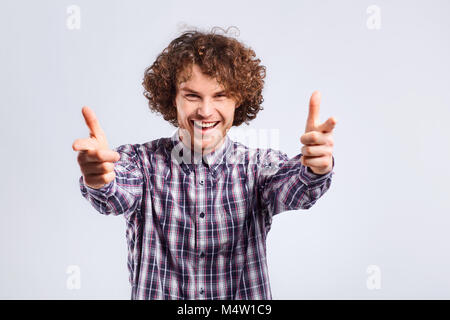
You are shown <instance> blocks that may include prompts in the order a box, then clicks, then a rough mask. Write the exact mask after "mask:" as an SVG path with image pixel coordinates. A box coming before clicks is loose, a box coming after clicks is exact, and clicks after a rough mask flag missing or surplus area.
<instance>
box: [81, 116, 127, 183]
mask: <svg viewBox="0 0 450 320" xmlns="http://www.w3.org/2000/svg"><path fill="white" fill-rule="evenodd" d="M81 112H82V114H83V117H84V120H85V121H86V125H87V126H88V128H89V131H90V138H85V139H77V140H75V141H74V142H73V144H72V149H73V150H74V151H79V152H78V164H79V165H80V169H81V172H82V174H83V178H84V183H85V184H86V185H87V186H89V187H91V188H93V189H100V188H101V187H103V186H104V185H106V184H108V183H110V182H111V181H113V180H114V179H115V178H116V174H115V172H114V162H117V161H119V160H120V154H119V153H117V152H115V151H113V150H110V149H109V147H108V141H107V140H106V135H105V132H104V131H103V130H102V128H101V127H100V124H99V122H98V120H97V117H96V116H95V113H94V111H92V110H91V109H90V108H89V107H83V108H82V109H81Z"/></svg>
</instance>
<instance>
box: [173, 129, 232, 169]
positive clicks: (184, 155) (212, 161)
mask: <svg viewBox="0 0 450 320" xmlns="http://www.w3.org/2000/svg"><path fill="white" fill-rule="evenodd" d="M170 140H171V142H172V148H173V149H172V150H175V153H173V152H172V155H175V156H176V155H179V157H178V159H179V160H181V161H180V165H181V166H182V167H183V170H184V171H185V172H186V173H188V174H189V173H190V170H192V168H193V166H194V165H199V164H203V165H204V166H206V167H208V168H209V169H210V170H211V171H212V172H213V174H214V173H215V171H216V170H217V167H218V166H219V165H220V164H222V163H224V161H225V160H224V158H225V156H226V155H227V153H228V152H229V150H230V147H231V145H232V141H231V139H230V137H228V135H225V138H224V141H223V143H222V144H221V145H220V146H219V147H218V148H217V149H214V150H213V151H211V152H210V153H207V154H204V155H203V157H202V156H201V154H199V153H197V152H195V151H194V152H192V151H191V148H189V147H188V146H186V145H185V144H184V143H183V142H182V141H181V139H180V129H179V128H178V129H177V130H176V131H175V133H174V134H172V136H171V138H170ZM189 155H190V156H191V157H190V159H189ZM173 160H174V159H172V161H173Z"/></svg>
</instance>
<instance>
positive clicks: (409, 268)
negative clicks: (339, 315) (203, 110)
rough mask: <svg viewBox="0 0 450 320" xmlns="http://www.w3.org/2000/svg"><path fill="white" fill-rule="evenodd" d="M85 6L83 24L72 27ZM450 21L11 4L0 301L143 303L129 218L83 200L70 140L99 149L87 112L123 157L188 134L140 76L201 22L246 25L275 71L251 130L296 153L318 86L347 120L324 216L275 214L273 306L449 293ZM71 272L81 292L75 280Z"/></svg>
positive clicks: (263, 6) (206, 6)
mask: <svg viewBox="0 0 450 320" xmlns="http://www.w3.org/2000/svg"><path fill="white" fill-rule="evenodd" d="M71 5H77V6H78V7H79V8H80V10H81V12H80V13H81V15H80V17H81V20H80V22H81V24H80V26H81V28H80V29H70V28H69V27H68V26H67V20H68V18H69V16H70V14H69V13H67V8H68V7H70V6H71ZM371 5H375V6H377V8H378V9H380V10H381V11H380V15H379V17H378V18H380V19H378V20H376V21H378V22H377V23H378V24H377V23H375V24H374V23H373V20H372V18H373V17H372V13H371V12H373V11H370V9H369V12H368V11H367V10H368V8H369V7H370V6H371ZM449 9H450V2H449V1H445V0H443V1H380V0H377V1H261V0H258V1H241V0H239V1H234V0H233V1H230V0H228V1H215V2H212V1H192V0H191V1H111V0H108V1H77V0H74V1H56V0H55V1H31V0H30V1H16V0H14V1H4V0H2V1H1V10H0V36H1V37H0V39H1V50H0V70H1V72H0V88H1V89H0V90H1V115H0V116H1V119H2V125H1V126H0V132H1V141H2V156H1V160H0V161H1V168H2V169H3V170H2V177H3V178H2V184H1V193H0V194H1V204H2V205H1V211H2V213H1V221H0V237H1V241H0V256H1V266H0V298H6V299H31V298H33V299H44V298H50V299H80V298H85V299H100V298H105V299H129V298H130V286H129V283H128V271H127V266H126V254H127V251H126V250H127V248H126V239H125V221H124V219H123V217H112V216H109V217H108V216H102V215H100V214H99V213H97V212H96V211H95V210H94V209H93V207H91V205H90V204H89V203H88V202H87V200H85V199H84V198H83V197H82V196H81V192H80V190H79V185H78V178H79V177H80V174H81V173H80V170H79V167H78V163H77V161H76V153H75V152H74V151H73V150H72V148H71V146H72V142H73V141H74V140H75V139H77V138H83V137H88V129H87V127H86V126H85V124H84V120H83V118H82V114H81V108H82V106H83V105H88V106H90V107H91V108H92V109H93V110H94V111H95V112H96V114H97V116H98V118H99V119H100V122H101V125H102V126H103V128H104V130H105V132H106V134H107V136H108V139H109V144H110V146H111V147H116V146H118V145H121V144H125V143H144V142H146V141H150V140H153V139H157V138H160V137H165V136H169V135H171V134H172V133H173V132H174V127H171V126H170V125H169V124H168V123H165V122H164V120H163V119H162V117H159V116H156V115H155V114H153V113H151V112H150V111H149V110H148V108H147V104H146V99H145V98H144V96H143V95H142V86H141V81H142V76H143V71H144V69H145V67H146V66H148V65H150V64H151V63H152V62H153V60H154V59H155V58H156V55H157V54H158V53H159V52H160V51H161V50H162V49H163V48H165V47H166V46H167V45H168V43H169V42H170V40H172V39H173V38H174V37H176V36H178V35H179V34H180V32H181V31H182V30H183V28H184V25H188V26H195V27H198V28H201V29H203V30H208V29H210V28H211V27H213V26H220V27H223V28H227V27H229V26H237V27H238V28H239V30H240V34H239V35H238V39H240V40H242V41H243V42H244V43H246V44H247V45H249V46H251V47H252V48H253V49H254V50H255V51H256V53H257V55H258V57H260V58H261V60H262V63H263V64H264V65H265V66H267V79H266V87H265V89H264V97H265V101H264V107H265V110H263V111H262V112H261V113H260V114H259V115H258V117H257V119H255V120H254V121H253V122H251V124H250V126H248V127H247V126H245V125H244V127H246V128H249V129H255V130H257V129H276V130H279V133H280V143H279V147H280V149H281V150H282V151H284V152H286V153H287V154H288V155H289V156H294V155H296V154H298V153H299V152H300V148H301V144H300V141H299V138H300V136H301V135H302V134H303V132H304V128H305V121H306V117H307V113H308V100H309V97H310V95H311V93H312V92H313V91H314V90H320V91H321V92H322V105H321V113H320V114H321V121H325V120H326V119H327V118H328V117H330V116H334V117H336V119H337V120H338V124H337V126H336V129H335V134H334V139H335V154H334V155H335V159H336V166H335V175H334V178H333V182H332V185H331V188H330V190H329V191H328V192H327V193H326V194H325V195H324V196H323V197H322V198H321V199H320V200H319V201H318V202H317V203H316V205H315V206H313V207H312V208H311V209H310V210H309V211H290V212H285V213H282V214H280V215H278V216H276V217H275V218H274V221H273V225H272V229H271V231H270V233H269V236H268V248H267V250H268V264H269V273H270V280H271V286H272V292H273V297H274V299H316V298H321V299H351V298H356V299H402V298H407V299H418V298H423V299H429V298H436V299H444V298H445V299H449V298H450V268H449V267H450V258H449V254H450V233H449V232H448V230H449V226H450V217H449V212H450V210H449V209H450V200H449V198H450V197H449V189H448V181H449V178H450V171H449V163H450V152H449V136H450V129H449V126H448V121H449V117H450V111H449V106H450V105H449V102H450V90H449V83H450V81H449V80H450V62H449V57H450V20H449V17H448V12H449ZM375 18H376V17H375ZM368 21H369V23H368ZM371 22H372V24H371ZM374 26H379V27H380V28H379V29H376V28H375V29H373V27H374ZM72 265H75V266H77V267H78V268H79V271H80V274H79V275H80V277H79V280H80V282H79V283H80V285H81V286H80V288H79V289H77V288H74V289H71V287H70V286H68V285H67V282H68V278H69V277H70V276H71V275H70V274H68V273H67V271H68V267H69V266H72ZM371 265H375V266H377V267H378V271H379V272H378V273H377V279H378V282H377V283H378V284H380V285H381V286H378V287H376V288H375V289H373V288H371V287H370V286H368V285H367V281H368V279H369V278H370V277H371V274H370V272H369V273H368V268H369V269H370V267H369V266H371Z"/></svg>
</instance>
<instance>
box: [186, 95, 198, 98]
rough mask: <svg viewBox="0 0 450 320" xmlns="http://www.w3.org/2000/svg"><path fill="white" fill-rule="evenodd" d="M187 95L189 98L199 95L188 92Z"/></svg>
mask: <svg viewBox="0 0 450 320" xmlns="http://www.w3.org/2000/svg"><path fill="white" fill-rule="evenodd" d="M186 97H189V98H198V96H197V95H195V94H187V95H186Z"/></svg>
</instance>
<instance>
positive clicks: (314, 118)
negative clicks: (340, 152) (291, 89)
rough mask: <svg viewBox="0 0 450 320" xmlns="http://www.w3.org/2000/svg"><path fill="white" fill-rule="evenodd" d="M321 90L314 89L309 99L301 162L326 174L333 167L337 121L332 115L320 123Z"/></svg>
mask: <svg viewBox="0 0 450 320" xmlns="http://www.w3.org/2000/svg"><path fill="white" fill-rule="evenodd" d="M319 110H320V92H319V91H314V92H313V94H312V95H311V100H310V101H309V114H308V119H307V121H306V129H305V133H304V134H303V135H302V136H301V137H300V141H301V143H303V144H304V146H303V147H302V150H301V153H302V156H301V158H300V162H301V163H302V164H303V165H304V166H307V167H309V168H310V169H311V171H312V172H314V173H315V174H326V173H328V172H330V171H331V170H332V169H333V146H334V141H333V129H334V127H335V125H336V123H337V121H336V119H335V118H333V117H331V118H328V120H327V121H325V122H324V123H322V124H320V125H319Z"/></svg>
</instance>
